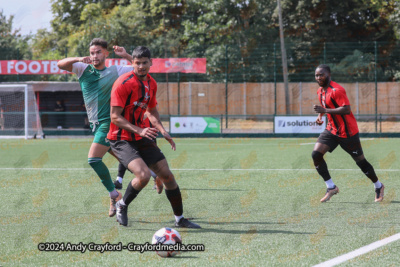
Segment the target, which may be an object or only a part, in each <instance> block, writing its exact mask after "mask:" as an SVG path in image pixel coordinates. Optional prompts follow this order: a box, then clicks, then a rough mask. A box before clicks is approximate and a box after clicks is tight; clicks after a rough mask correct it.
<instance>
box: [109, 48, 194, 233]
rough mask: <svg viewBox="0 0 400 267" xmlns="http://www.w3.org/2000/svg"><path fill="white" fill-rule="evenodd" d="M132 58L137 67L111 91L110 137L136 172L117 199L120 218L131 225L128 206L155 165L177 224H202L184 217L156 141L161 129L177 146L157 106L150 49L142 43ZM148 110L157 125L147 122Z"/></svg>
mask: <svg viewBox="0 0 400 267" xmlns="http://www.w3.org/2000/svg"><path fill="white" fill-rule="evenodd" d="M132 58H133V61H132V66H133V71H132V72H130V73H126V74H124V75H121V76H120V77H119V78H118V79H117V80H116V81H115V83H114V85H113V88H112V91H111V124H110V131H109V132H108V135H107V139H108V140H109V141H110V145H111V149H112V151H113V152H114V154H115V155H116V156H117V157H118V159H119V160H120V162H121V163H122V164H124V166H125V167H127V168H128V169H129V170H130V171H131V172H132V173H133V174H134V175H135V178H133V180H132V181H131V182H130V183H129V185H128V187H127V189H126V192H125V194H124V197H123V198H122V199H121V200H120V201H118V202H117V203H116V207H117V221H118V222H119V223H120V224H121V225H124V226H127V225H128V206H129V204H130V203H131V202H132V201H133V200H134V199H135V198H136V196H137V195H138V194H139V192H140V191H141V190H142V189H143V188H144V187H145V186H146V185H147V183H148V182H149V179H150V176H151V175H150V169H149V168H151V169H152V170H153V171H154V172H155V173H156V175H157V177H158V178H160V179H161V181H162V182H163V184H164V187H165V194H166V195H167V198H168V200H169V202H170V203H171V206H172V210H173V212H174V215H175V221H176V222H175V226H176V227H187V228H200V226H199V225H197V224H195V223H192V222H190V221H189V220H188V219H186V218H184V217H183V205H182V196H181V192H180V189H179V186H178V184H177V183H176V180H175V177H174V175H173V174H172V172H171V170H170V169H169V167H168V163H167V161H166V159H165V157H164V154H163V153H162V152H161V150H160V149H159V148H158V146H157V144H156V143H155V141H154V139H155V138H156V137H157V133H158V131H160V132H161V134H162V135H163V136H164V138H165V139H166V140H167V141H168V142H169V143H170V144H171V147H172V149H173V150H175V149H176V146H175V142H174V141H173V140H172V138H171V136H170V135H169V134H168V133H167V131H166V130H165V129H164V126H163V125H162V123H161V120H160V115H159V113H158V110H157V99H156V93H157V83H156V81H155V80H154V79H153V78H152V77H151V76H150V75H149V74H148V73H149V70H150V67H151V65H152V61H151V53H150V50H149V49H148V48H146V47H143V46H139V47H137V48H135V49H134V50H133V53H132ZM145 113H146V115H147V117H148V118H149V120H150V123H151V124H152V125H153V126H154V128H153V127H148V125H146V123H145V122H144V115H145Z"/></svg>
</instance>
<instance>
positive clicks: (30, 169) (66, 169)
mask: <svg viewBox="0 0 400 267" xmlns="http://www.w3.org/2000/svg"><path fill="white" fill-rule="evenodd" d="M108 169H109V170H118V168H108ZM0 170H4V171H10V170H27V171H35V170H37V171H89V170H92V169H91V168H89V167H88V168H0ZM329 170H330V171H360V169H329ZM171 171H296V172H298V171H305V172H315V170H314V169H173V168H171ZM375 171H378V172H399V171H400V169H375Z"/></svg>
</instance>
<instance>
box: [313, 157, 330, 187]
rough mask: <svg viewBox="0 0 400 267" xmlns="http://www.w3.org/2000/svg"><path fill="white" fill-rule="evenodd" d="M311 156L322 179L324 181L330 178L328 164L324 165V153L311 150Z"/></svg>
mask: <svg viewBox="0 0 400 267" xmlns="http://www.w3.org/2000/svg"><path fill="white" fill-rule="evenodd" d="M311 156H312V158H313V161H314V166H315V169H316V170H317V172H318V173H319V175H320V176H321V177H322V178H323V179H324V181H328V180H330V179H331V175H330V174H329V171H328V165H326V162H325V160H324V155H323V154H322V153H321V152H318V151H313V152H312V153H311Z"/></svg>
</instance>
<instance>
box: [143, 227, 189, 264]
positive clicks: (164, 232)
mask: <svg viewBox="0 0 400 267" xmlns="http://www.w3.org/2000/svg"><path fill="white" fill-rule="evenodd" d="M151 243H152V244H153V245H156V244H164V245H175V244H176V243H182V238H181V235H180V234H179V233H178V231H176V230H175V229H172V228H168V227H164V228H161V229H160V230H158V231H157V232H156V233H155V234H154V235H153V239H152V240H151ZM156 253H157V255H158V256H160V257H162V258H167V257H173V256H175V255H177V254H179V251H174V250H169V251H156Z"/></svg>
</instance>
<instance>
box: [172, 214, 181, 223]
mask: <svg viewBox="0 0 400 267" xmlns="http://www.w3.org/2000/svg"><path fill="white" fill-rule="evenodd" d="M174 216H175V221H176V222H179V221H180V220H181V219H182V218H183V216H182V215H181V216H176V215H174Z"/></svg>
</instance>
